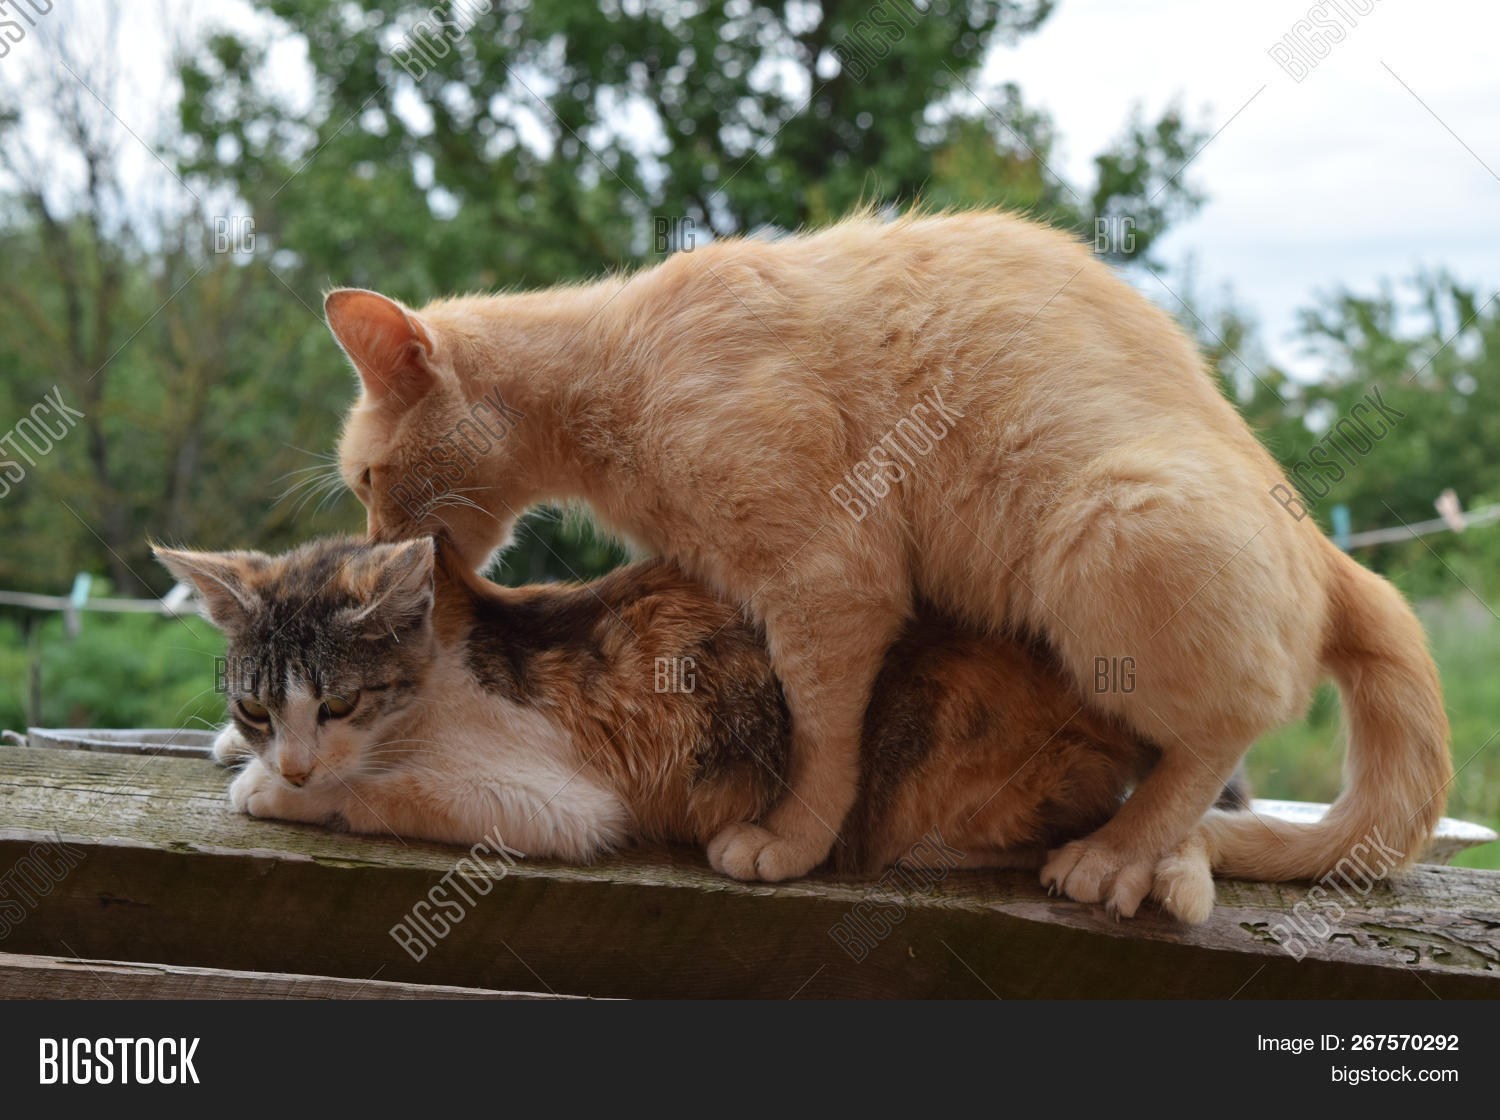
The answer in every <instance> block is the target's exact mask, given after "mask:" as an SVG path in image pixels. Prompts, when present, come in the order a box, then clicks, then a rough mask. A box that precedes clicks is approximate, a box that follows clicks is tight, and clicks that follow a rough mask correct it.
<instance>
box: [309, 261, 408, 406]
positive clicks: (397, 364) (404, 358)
mask: <svg viewBox="0 0 1500 1120" xmlns="http://www.w3.org/2000/svg"><path fill="white" fill-rule="evenodd" d="M323 314H324V315H325V316H326V317H327V319H328V329H329V330H331V331H332V332H333V337H334V338H335V339H337V340H338V344H339V345H340V346H342V347H343V348H344V353H345V354H347V355H349V360H350V361H351V362H353V363H354V371H355V372H356V373H358V374H359V379H360V381H361V382H363V383H364V387H365V392H367V393H369V394H370V396H371V397H373V398H374V399H375V400H377V401H386V400H392V401H394V402H395V403H397V404H399V405H401V406H403V407H407V406H410V405H413V404H415V403H416V402H417V401H418V400H420V399H421V397H422V395H423V394H424V393H426V392H427V390H429V389H431V388H432V385H433V382H434V381H435V380H436V376H435V374H434V372H433V368H432V355H433V351H434V349H435V348H436V344H435V342H434V340H433V334H432V332H431V331H430V330H429V329H428V328H427V326H426V324H424V323H423V322H422V320H421V319H419V318H417V316H416V315H415V314H414V313H412V312H410V311H408V310H407V309H406V308H404V307H402V306H401V305H400V304H399V303H397V302H396V301H395V300H393V299H387V298H386V297H385V296H383V295H381V294H380V293H378V292H367V291H365V290H364V289H363V288H339V289H337V290H336V291H332V292H329V293H328V295H327V297H326V298H325V299H324V300H323Z"/></svg>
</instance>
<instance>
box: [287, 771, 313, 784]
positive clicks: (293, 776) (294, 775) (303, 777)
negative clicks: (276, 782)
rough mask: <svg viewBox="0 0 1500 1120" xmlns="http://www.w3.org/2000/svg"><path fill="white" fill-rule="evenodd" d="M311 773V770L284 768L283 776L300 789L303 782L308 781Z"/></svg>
mask: <svg viewBox="0 0 1500 1120" xmlns="http://www.w3.org/2000/svg"><path fill="white" fill-rule="evenodd" d="M309 773H310V771H307V770H283V771H282V772H281V776H282V777H283V778H285V779H286V780H287V781H289V782H291V783H292V785H294V786H297V787H298V788H299V789H300V788H301V786H302V785H303V783H305V782H306V781H307V775H308V774H309Z"/></svg>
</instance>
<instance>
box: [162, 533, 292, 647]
mask: <svg viewBox="0 0 1500 1120" xmlns="http://www.w3.org/2000/svg"><path fill="white" fill-rule="evenodd" d="M151 554H152V555H153V556H155V557H156V559H157V562H158V563H159V564H161V566H162V567H164V568H166V569H167V571H169V572H171V573H172V574H173V575H174V576H176V577H177V579H178V580H180V581H181V582H183V583H190V584H192V585H193V586H194V587H195V588H197V589H198V598H199V599H200V600H201V601H202V603H203V614H204V616H205V617H206V618H207V619H208V620H209V621H210V622H212V623H213V624H214V625H215V626H217V627H218V628H219V629H220V630H222V631H224V632H225V633H226V634H227V633H232V632H233V631H235V630H238V629H239V628H240V627H241V626H243V625H244V623H245V619H246V618H248V617H249V616H250V615H251V614H252V613H253V612H254V611H256V610H257V609H258V608H259V607H260V605H261V603H260V597H259V596H258V595H257V594H256V593H255V592H254V591H253V590H251V589H250V588H249V586H248V584H247V577H248V576H249V575H250V573H251V572H252V571H255V570H256V569H258V568H260V567H262V566H263V565H264V564H265V563H266V561H267V559H268V558H267V557H266V556H263V555H262V554H261V553H259V552H188V551H186V550H182V549H175V548H158V547H153V548H152V549H151Z"/></svg>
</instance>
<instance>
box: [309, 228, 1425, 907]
mask: <svg viewBox="0 0 1500 1120" xmlns="http://www.w3.org/2000/svg"><path fill="white" fill-rule="evenodd" d="M326 312H327V316H328V322H329V325H330V327H331V329H332V331H333V333H334V335H335V336H336V338H337V339H338V341H339V342H340V344H341V345H342V346H343V348H344V350H345V352H346V353H347V354H348V356H349V357H350V359H351V360H352V362H353V364H354V366H355V369H356V370H357V371H358V373H359V376H360V381H361V384H362V390H361V393H360V396H359V399H358V400H357V402H356V403H355V405H354V407H353V410H352V411H351V412H350V414H349V417H348V420H347V423H346V426H345V430H344V435H343V440H342V443H341V448H340V451H341V458H342V466H343V471H344V476H345V479H346V481H347V482H348V484H349V486H350V487H351V488H352V489H353V490H354V491H355V492H356V493H357V494H358V495H359V497H360V499H361V500H362V501H363V502H364V504H365V506H366V507H367V510H368V515H369V529H370V532H371V534H372V535H373V536H374V537H375V538H376V539H380V540H388V541H389V540H400V539H405V538H411V537H415V536H420V535H423V534H426V533H429V532H437V531H442V532H447V533H449V534H451V535H452V536H453V538H454V540H455V541H456V544H457V546H458V548H459V550H460V551H461V553H462V555H463V557H464V558H465V560H466V561H467V562H468V563H469V564H470V565H472V566H474V567H475V568H479V567H481V566H482V565H483V564H484V563H485V561H486V558H487V557H488V556H489V554H490V553H491V551H492V550H493V549H495V548H497V547H498V546H500V545H501V544H503V543H504V542H505V541H506V539H507V537H508V534H509V533H510V531H511V528H512V526H513V524H514V522H515V519H516V517H517V516H518V515H519V514H521V513H522V512H523V511H524V510H525V509H526V508H527V507H528V506H531V505H533V504H534V503H538V502H544V501H569V500H577V501H582V502H584V503H586V504H587V505H588V506H589V507H590V508H591V509H592V511H593V513H594V514H595V516H596V517H597V519H598V520H599V521H600V522H601V523H602V525H603V526H604V527H605V528H606V529H607V530H609V531H611V532H614V533H616V534H618V535H620V536H622V537H624V538H625V539H627V540H628V541H631V542H633V543H634V544H635V545H636V546H638V547H640V548H642V549H644V550H647V551H650V552H654V553H658V554H660V555H663V556H666V557H669V558H671V559H673V560H675V561H676V562H677V563H678V564H680V565H681V566H682V569H683V570H684V571H685V572H686V573H687V574H688V575H689V576H690V577H692V578H694V579H697V580H701V581H702V582H704V583H705V584H707V585H708V586H709V587H710V588H711V589H713V590H714V591H715V592H716V593H718V594H720V595H722V596H724V597H726V598H727V599H729V600H730V601H732V602H737V603H741V604H743V605H744V606H745V608H746V609H748V610H749V611H750V612H751V614H752V616H753V617H754V619H755V620H756V621H757V622H758V623H760V624H761V625H762V626H764V628H765V632H766V637H767V643H768V645H769V648H770V653H771V659H772V663H773V665H774V667H775V670H776V673H777V675H778V677H779V678H780V680H781V682H782V685H783V687H784V689H785V692H786V699H787V704H788V707H789V709H790V711H791V717H792V749H791V762H790V768H789V771H788V783H789V790H788V792H787V794H786V795H785V796H784V797H783V798H782V799H781V800H780V801H779V802H778V803H777V805H776V806H775V807H774V808H773V809H772V811H771V812H770V813H769V814H767V815H766V816H764V817H763V818H761V819H760V820H759V821H757V822H750V821H742V822H737V823H731V824H729V825H728V826H727V827H726V828H725V829H724V831H723V832H722V833H721V834H720V835H719V836H717V837H716V838H715V839H714V841H713V842H712V843H711V844H710V846H709V855H710V859H711V861H712V863H713V865H714V866H715V867H716V868H718V869H720V870H721V871H724V872H726V873H727V874H730V875H733V876H735V877H737V878H742V879H752V878H760V879H769V880H775V879H784V878H787V877H789V876H795V875H800V874H802V873H804V872H806V871H808V870H809V869H810V868H812V867H814V866H815V865H817V864H818V863H820V862H821V861H822V860H823V858H824V857H825V856H826V855H827V854H828V851H829V848H830V846H831V845H832V844H833V842H834V839H835V836H836V835H837V832H838V829H839V827H840V824H841V822H842V821H843V820H844V818H845V815H846V814H847V813H848V812H849V810H850V808H851V806H852V805H853V804H854V802H855V799H856V796H857V790H858V772H859V766H858V755H859V732H860V721H861V719H862V718H863V714H864V712H865V708H866V704H867V702H868V700H869V698H870V696H871V689H872V686H873V685H874V682H875V678H876V675H877V674H878V673H879V672H880V669H881V666H882V665H883V664H884V662H885V658H886V656H887V654H888V651H889V650H890V648H891V645H892V643H893V642H894V641H895V640H896V639H897V636H898V635H899V634H900V633H901V632H902V630H903V627H904V626H905V625H906V624H907V622H908V620H909V619H910V618H911V617H912V614H913V607H914V604H915V603H916V602H917V601H918V600H923V601H927V602H930V603H932V604H933V605H934V606H935V607H936V608H937V609H939V610H941V611H943V612H944V613H946V614H949V615H951V616H953V617H955V618H958V619H960V620H963V621H964V622H966V623H967V624H969V625H972V626H974V627H976V628H979V629H981V630H985V631H989V632H993V633H1025V634H1033V635H1037V636H1039V637H1040V638H1041V639H1043V640H1045V641H1046V643H1047V644H1048V645H1049V646H1050V648H1051V649H1052V650H1053V651H1054V653H1055V655H1056V656H1057V658H1058V659H1059V661H1060V662H1061V664H1062V666H1063V667H1064V670H1065V671H1066V672H1067V673H1068V675H1069V676H1070V678H1071V679H1072V681H1073V683H1074V686H1075V688H1076V689H1077V690H1078V693H1079V695H1080V696H1081V697H1082V696H1087V697H1088V698H1089V702H1090V703H1092V704H1094V705H1096V706H1097V707H1099V708H1100V709H1102V710H1105V711H1107V712H1110V713H1112V714H1114V715H1115V716H1117V717H1118V718H1120V719H1122V720H1124V721H1125V723H1126V724H1127V725H1128V726H1129V727H1130V728H1132V729H1133V731H1134V732H1135V733H1136V734H1138V735H1140V736H1142V737H1143V738H1145V739H1147V740H1149V741H1150V742H1151V743H1153V744H1154V745H1155V746H1156V747H1157V748H1158V749H1159V750H1160V752H1161V761H1160V762H1159V763H1158V764H1157V766H1156V767H1155V768H1154V769H1153V771H1152V772H1151V774H1150V775H1149V776H1147V777H1146V779H1145V780H1144V781H1143V782H1142V783H1141V785H1140V786H1139V787H1138V789H1137V790H1136V792H1135V793H1134V794H1133V795H1132V796H1131V798H1130V799H1129V801H1128V802H1127V803H1126V805H1125V806H1124V807H1123V809H1122V810H1121V811H1120V813H1118V814H1117V815H1116V816H1115V817H1113V818H1112V819H1111V820H1110V821H1109V822H1108V823H1106V824H1104V825H1103V826H1102V827H1101V828H1100V829H1099V830H1098V831H1097V832H1096V833H1094V834H1093V835H1091V836H1089V837H1086V838H1083V839H1081V840H1077V841H1074V842H1072V843H1069V844H1067V845H1065V846H1063V847H1061V848H1059V849H1058V850H1056V851H1055V852H1053V853H1052V856H1051V858H1050V859H1049V861H1048V862H1047V864H1046V866H1045V867H1044V868H1043V870H1042V877H1043V881H1044V882H1045V883H1047V884H1048V885H1049V886H1053V887H1056V888H1060V889H1061V890H1062V891H1064V892H1066V893H1067V894H1068V895H1070V896H1071V897H1073V898H1075V899H1080V900H1084V901H1100V900H1103V901H1105V902H1107V903H1108V904H1109V905H1110V906H1111V908H1113V909H1114V910H1115V911H1116V912H1117V913H1120V914H1124V915H1129V914H1132V913H1133V912H1134V911H1135V909H1136V907H1137V906H1138V904H1139V903H1140V901H1141V900H1142V898H1143V897H1144V896H1145V895H1146V894H1147V893H1148V892H1149V890H1150V887H1151V881H1152V876H1153V873H1154V868H1155V867H1156V865H1157V862H1158V860H1160V859H1161V858H1162V856H1163V855H1164V853H1166V852H1169V851H1171V850H1172V849H1173V848H1174V847H1175V846H1176V845H1178V844H1180V843H1181V842H1182V841H1183V840H1184V839H1185V838H1186V837H1187V836H1188V834H1189V832H1190V831H1191V830H1192V829H1193V828H1194V826H1195V824H1196V823H1197V822H1198V821H1199V820H1200V818H1202V817H1203V816H1204V813H1205V811H1206V810H1208V808H1209V806H1210V805H1211V804H1212V802H1213V800H1214V797H1215V795H1216V794H1217V792H1218V790H1219V788H1220V787H1221V786H1222V784H1223V783H1224V781H1225V779H1226V778H1227V777H1228V776H1229V774H1230V772H1231V771H1232V770H1233V769H1234V768H1235V765H1236V763H1237V762H1238V761H1239V760H1240V758H1241V757H1242V755H1243V754H1244V753H1245V751H1246V750H1247V748H1248V747H1249V745H1250V744H1251V742H1252V741H1253V740H1254V739H1255V737H1256V736H1257V735H1259V734H1260V733H1262V732H1263V731H1265V730H1267V729H1269V728H1273V727H1276V726H1278V725H1279V724H1283V723H1286V722H1287V721H1289V720H1292V719H1294V718H1297V717H1298V716H1299V715H1300V714H1301V713H1302V712H1303V710H1304V709H1305V707H1306V705H1307V703H1308V700H1309V697H1310V694H1311V691H1312V689H1313V687H1314V685H1315V684H1316V683H1317V682H1318V680H1319V679H1320V678H1321V677H1323V676H1324V675H1331V676H1332V677H1333V678H1334V679H1335V680H1336V681H1337V682H1338V684H1339V686H1340V688H1341V689H1342V690H1343V696H1344V700H1345V706H1346V711H1347V716H1348V719H1349V722H1350V726H1351V736H1350V746H1349V752H1348V765H1347V773H1348V783H1347V789H1346V790H1345V792H1344V794H1343V795H1342V796H1341V797H1340V798H1339V800H1338V802H1337V803H1336V804H1335V806H1334V808H1333V809H1332V811H1331V812H1330V814H1329V815H1328V817H1327V818H1326V819H1325V820H1324V821H1322V822H1319V823H1318V824H1313V825H1299V824H1291V823H1281V822H1260V821H1257V820H1255V819H1253V818H1251V817H1248V816H1241V815H1235V816H1232V817H1225V818H1222V819H1221V818H1217V817H1214V816H1210V817H1209V818H1208V820H1207V828H1208V832H1209V837H1210V842H1211V844H1212V846H1213V849H1214V852H1215V859H1216V862H1217V863H1219V864H1221V865H1222V866H1223V867H1224V868H1225V869H1226V870H1228V871H1229V872H1230V873H1231V874H1235V875H1242V876H1246V877H1249V878H1257V879H1273V880H1274V879H1289V878H1304V877H1316V876H1319V875H1321V874H1323V873H1325V872H1327V871H1328V870H1330V869H1331V868H1332V867H1333V865H1335V864H1336V863H1337V862H1338V861H1339V859H1340V858H1342V856H1343V855H1344V854H1345V852H1346V851H1347V850H1348V849H1349V848H1350V847H1351V846H1352V845H1353V844H1355V843H1356V842H1358V841H1359V840H1360V839H1361V838H1362V837H1364V836H1366V834H1367V833H1369V831H1370V830H1371V829H1372V828H1375V827H1377V826H1378V827H1379V828H1380V829H1381V830H1382V834H1383V835H1384V836H1385V837H1387V838H1388V839H1390V840H1391V841H1392V843H1393V844H1395V846H1396V847H1397V848H1399V849H1400V850H1401V851H1402V852H1404V853H1405V855H1406V857H1407V859H1408V860H1410V859H1413V858H1415V857H1416V855H1417V854H1418V853H1419V851H1420V850H1421V848H1422V846H1423V842H1424V840H1425V838H1426V837H1427V836H1428V835H1429V834H1430V832H1431V830H1432V827H1433V825H1434V824H1435V822H1436V821H1437V819H1438V817H1439V816H1440V814H1441V811H1442V808H1443V804H1444V799H1445V798H1444V794H1445V787H1446V784H1447V782H1448V780H1449V778H1450V775H1451V773H1452V767H1451V762H1450V759H1449V755H1448V730H1447V720H1446V716H1445V714H1444V711H1443V705H1442V697H1441V692H1440V689H1439V684H1438V679H1437V673H1436V671H1435V669H1434V666H1433V664H1432V661H1431V658H1430V657H1429V656H1428V654H1427V651H1426V645H1425V637H1424V635H1423V632H1422V629H1421V626H1420V624H1419V623H1418V622H1417V620H1416V618H1415V617H1414V615H1413V614H1412V612H1411V610H1410V609H1409V608H1408V606H1407V605H1406V603H1405V602H1404V601H1403V600H1402V598H1401V596H1400V594H1399V593H1398V592H1397V591H1396V590H1395V589H1394V588H1392V587H1391V585H1390V584H1389V583H1387V582H1386V581H1385V580H1383V579H1381V578H1380V577H1378V576H1376V575H1374V574H1372V573H1370V572H1369V571H1367V570H1365V569H1364V568H1362V567H1361V566H1360V565H1359V564H1357V563H1356V562H1355V561H1353V560H1351V559H1350V558H1349V557H1347V556H1345V555H1344V554H1343V553H1341V552H1340V551H1339V550H1338V549H1337V548H1335V547H1334V546H1333V545H1332V544H1331V543H1330V542H1329V541H1327V540H1326V539H1325V538H1324V537H1323V536H1322V534H1321V533H1320V532H1319V530H1318V529H1317V527H1316V526H1315V525H1314V523H1313V522H1312V521H1311V520H1310V519H1308V518H1306V517H1305V511H1303V516H1300V517H1299V516H1297V515H1296V514H1295V513H1294V512H1293V511H1292V510H1291V509H1290V508H1289V507H1291V506H1293V505H1294V504H1295V503H1294V502H1292V501H1291V500H1290V498H1291V495H1293V494H1294V491H1293V490H1292V489H1291V487H1290V484H1289V483H1288V482H1287V480H1286V479H1285V477H1283V475H1282V474H1281V472H1280V470H1279V469H1278V468H1277V466H1276V464H1275V462H1274V461H1273V460H1272V459H1271V457H1270V456H1269V455H1268V454H1267V453H1266V452H1265V450H1264V449H1263V448H1262V447H1261V446H1260V444H1259V443H1257V442H1256V439H1255V437H1254V435H1253V434H1252V433H1251V432H1250V430H1249V429H1248V428H1247V427H1246V425H1245V423H1244V422H1243V421H1242V420H1241V418H1240V417H1239V415H1238V414H1237V413H1236V412H1235V410H1234V408H1233V407H1232V406H1231V405H1230V404H1229V403H1228V402H1227V401H1225V400H1224V398H1223V397H1222V396H1221V395H1220V393H1219V391H1218V389H1217V387H1216V385H1215V384H1214V381H1213V380H1212V378H1211V377H1210V375H1209V374H1208V372H1207V371H1206V369H1205V367H1204V364H1203V362H1202V361H1201V360H1200V357H1199V355H1198V354H1197V352H1196V351H1195V348H1194V346H1193V344H1192V342H1191V341H1190V340H1189V339H1188V338H1187V337H1186V336H1185V335H1184V334H1183V332H1182V331H1181V330H1180V329H1179V328H1178V327H1177V326H1176V324H1175V323H1173V322H1172V320H1171V319H1170V318H1169V317H1168V316H1167V315H1166V314H1165V313H1164V312H1163V311H1161V310H1160V309H1158V308H1157V307H1155V306H1154V305H1153V304H1151V303H1150V302H1149V301H1148V300H1147V299H1146V298H1145V297H1144V296H1142V295H1140V294H1139V293H1138V292H1136V291H1135V290H1134V289H1133V288H1131V287H1130V286H1129V285H1128V284H1126V283H1125V282H1124V281H1122V280H1121V279H1119V278H1118V277H1117V276H1115V275H1114V273H1113V272H1112V271H1111V270H1110V269H1109V268H1108V267H1107V266H1106V265H1105V264H1103V263H1102V262H1100V261H1099V260H1097V259H1095V258H1094V257H1093V256H1092V255H1091V254H1090V253H1089V252H1088V251H1087V249H1086V248H1084V247H1083V246H1081V245H1079V244H1078V243H1076V242H1074V241H1073V240H1072V239H1070V238H1068V237H1067V236H1065V235H1064V234H1062V233H1059V232H1057V231H1055V230H1051V229H1048V228H1046V227H1043V226H1041V225H1037V224H1034V223H1032V222H1029V221H1025V220H1022V219H1019V218H1016V217H1012V216H1009V215H1006V214H1002V213H983V212H981V213H965V214H953V215H947V216H937V217H907V218H903V219H900V220H897V221H894V222H884V221H881V220H878V219H877V218H875V217H873V216H869V215H863V216H859V217H856V218H854V219H851V220H849V221H846V222H843V223H841V224H839V225H836V226H834V227H832V228H829V229H826V230H822V231H820V232H816V233H811V234H807V235H805V236H798V237H792V238H786V239H783V240H777V241H760V240H727V241H716V242H713V243H710V244H708V245H705V246H702V247H700V248H698V249H696V250H694V251H692V252H685V253H679V254H677V255H675V256H672V257H669V258H668V259H667V260H665V261H664V262H662V263H661V264H659V265H657V266H656V267H654V268H650V269H647V270H645V271H642V272H640V273H638V274H636V275H634V276H632V277H630V278H628V279H627V278H624V277H611V278H609V279H605V280H601V281H599V282H597V283H594V284H586V285H578V286H569V287H562V288H556V289H552V290H548V291H542V292H533V293H526V294H509V295H497V296H467V297H460V298H455V299H446V300H440V301H438V302H436V303H433V304H430V305H429V306H427V307H425V308H422V309H421V310H418V311H412V310H408V309H406V308H404V307H402V306H401V305H399V304H397V303H395V302H394V301H392V300H389V299H387V298H385V297H383V296H380V295H377V294H375V293H373V292H366V291H359V290H341V291H335V292H333V293H331V294H330V295H329V297H328V299H327V302H326ZM1126 658H1129V659H1131V660H1132V661H1133V665H1134V670H1135V680H1134V685H1133V688H1131V689H1129V690H1126V689H1125V688H1106V689H1104V690H1099V689H1096V688H1094V687H1093V682H1094V681H1095V680H1096V673H1097V672H1098V667H1099V666H1100V665H1114V664H1119V663H1121V661H1122V659H1126Z"/></svg>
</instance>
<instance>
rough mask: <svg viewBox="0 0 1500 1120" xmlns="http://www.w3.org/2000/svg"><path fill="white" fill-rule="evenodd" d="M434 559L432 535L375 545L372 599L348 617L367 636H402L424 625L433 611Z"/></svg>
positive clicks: (355, 609)
mask: <svg viewBox="0 0 1500 1120" xmlns="http://www.w3.org/2000/svg"><path fill="white" fill-rule="evenodd" d="M434 559H435V553H434V548H433V543H432V538H431V537H419V538H417V539H416V540H411V541H401V542H399V543H397V544H378V545H375V546H373V547H372V549H371V556H370V564H371V566H372V567H373V569H374V581H373V583H374V586H373V589H372V591H371V592H370V599H369V602H367V603H365V604H363V605H362V606H359V607H356V608H354V609H353V610H351V611H349V612H348V613H347V614H346V615H345V618H344V621H346V622H347V623H349V624H350V625H351V626H353V627H355V628H356V629H357V630H359V631H360V633H362V634H363V635H364V636H365V637H367V638H383V637H387V636H390V635H393V634H394V635H396V636H397V637H398V638H399V636H400V635H401V634H402V633H405V632H409V631H411V630H413V629H415V628H417V627H419V626H421V625H422V623H424V622H426V621H427V619H428V618H429V617H431V615H432V598H433V590H432V586H433V565H434Z"/></svg>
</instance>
